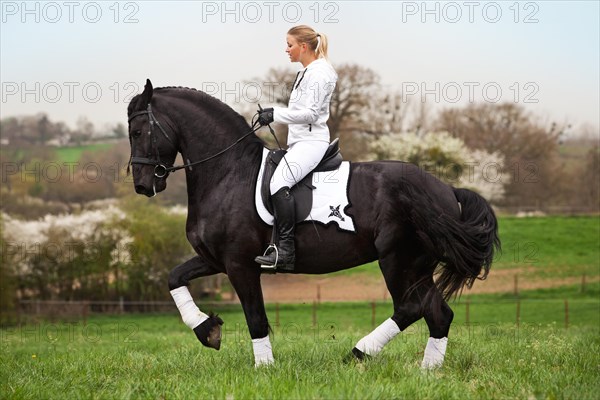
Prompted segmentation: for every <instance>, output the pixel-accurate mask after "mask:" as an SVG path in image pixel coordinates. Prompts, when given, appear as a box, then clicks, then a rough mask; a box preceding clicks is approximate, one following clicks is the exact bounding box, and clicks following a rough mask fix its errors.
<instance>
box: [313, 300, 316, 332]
mask: <svg viewBox="0 0 600 400" xmlns="http://www.w3.org/2000/svg"><path fill="white" fill-rule="evenodd" d="M312 323H313V327H315V326H317V302H316V301H313V312H312Z"/></svg>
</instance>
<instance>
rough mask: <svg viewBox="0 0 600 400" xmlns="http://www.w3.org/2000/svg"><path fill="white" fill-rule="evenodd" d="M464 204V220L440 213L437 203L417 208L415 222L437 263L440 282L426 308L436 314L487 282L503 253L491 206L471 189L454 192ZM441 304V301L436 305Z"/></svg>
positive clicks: (434, 288)
mask: <svg viewBox="0 0 600 400" xmlns="http://www.w3.org/2000/svg"><path fill="white" fill-rule="evenodd" d="M454 195H455V196H456V199H457V200H458V202H459V203H460V207H461V215H460V219H456V218H455V217H453V216H450V215H448V214H445V213H440V212H439V211H437V210H436V207H434V206H433V202H428V203H429V205H431V206H432V207H429V206H428V205H425V204H423V205H422V207H415V208H413V211H412V215H411V220H412V222H413V224H414V227H415V229H416V233H417V236H418V238H419V240H420V242H421V243H422V244H423V245H424V247H425V249H426V250H427V251H428V253H429V254H431V255H432V256H433V257H434V258H435V259H436V260H437V261H438V267H437V269H436V274H437V279H436V281H435V286H433V287H432V288H431V289H430V290H429V292H428V293H427V295H426V296H425V299H423V300H424V301H423V306H424V307H428V306H431V307H432V309H433V310H437V309H439V307H437V306H438V305H439V304H436V303H438V302H439V301H440V300H441V299H440V298H439V295H437V291H438V290H439V293H441V295H442V297H443V298H444V299H445V300H448V299H449V298H450V297H452V295H454V294H459V293H460V291H461V290H462V288H463V287H464V286H467V287H468V288H470V287H471V286H472V285H473V282H474V281H475V279H481V280H483V279H485V278H486V277H487V275H488V273H489V271H490V267H491V265H492V261H493V259H494V252H495V251H497V250H500V239H499V237H498V222H497V220H496V215H495V214H494V210H493V209H492V207H491V206H490V204H489V203H488V202H487V201H486V200H485V199H484V198H483V197H481V196H480V195H479V194H477V193H475V192H473V191H471V190H468V189H456V188H454ZM436 300H437V301H436Z"/></svg>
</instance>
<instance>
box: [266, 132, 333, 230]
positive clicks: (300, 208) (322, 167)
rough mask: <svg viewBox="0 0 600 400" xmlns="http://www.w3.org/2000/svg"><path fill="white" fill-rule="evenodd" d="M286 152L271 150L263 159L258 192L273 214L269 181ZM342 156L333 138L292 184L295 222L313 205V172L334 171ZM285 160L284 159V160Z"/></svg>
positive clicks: (302, 218)
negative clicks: (319, 155) (322, 152)
mask: <svg viewBox="0 0 600 400" xmlns="http://www.w3.org/2000/svg"><path fill="white" fill-rule="evenodd" d="M286 153H287V151H286V150H280V149H277V150H271V151H269V154H267V158H266V160H265V166H264V173H263V178H262V182H261V189H260V194H261V197H262V201H263V204H264V205H265V208H266V209H267V211H269V213H271V214H273V205H272V204H271V190H270V183H271V178H272V177H273V173H275V169H276V168H277V166H278V165H279V163H280V162H281V161H282V159H283V156H284V155H285V154H286ZM342 161H343V158H342V154H341V153H340V145H339V141H338V139H337V138H336V139H334V140H333V142H331V144H330V145H329V147H328V148H327V151H326V152H325V155H324V156H323V159H322V160H321V162H319V164H318V165H317V166H316V168H315V169H314V170H312V171H311V172H310V173H309V174H308V175H306V176H305V177H304V179H302V180H301V181H300V182H298V184H296V185H294V186H292V188H291V190H290V193H291V195H292V196H293V197H294V202H295V206H296V222H300V221H304V220H305V219H306V217H308V214H309V213H310V210H311V209H312V205H313V194H312V191H313V190H314V189H315V187H314V186H313V185H312V179H313V173H314V172H325V171H334V170H336V169H338V168H339V167H340V165H341V164H342ZM284 162H285V161H284Z"/></svg>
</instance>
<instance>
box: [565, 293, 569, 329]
mask: <svg viewBox="0 0 600 400" xmlns="http://www.w3.org/2000/svg"><path fill="white" fill-rule="evenodd" d="M565 329H569V300H567V299H565Z"/></svg>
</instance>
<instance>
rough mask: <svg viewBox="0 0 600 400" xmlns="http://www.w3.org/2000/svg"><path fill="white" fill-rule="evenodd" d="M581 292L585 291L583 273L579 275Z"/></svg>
mask: <svg viewBox="0 0 600 400" xmlns="http://www.w3.org/2000/svg"><path fill="white" fill-rule="evenodd" d="M581 293H585V274H583V276H582V277H581Z"/></svg>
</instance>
